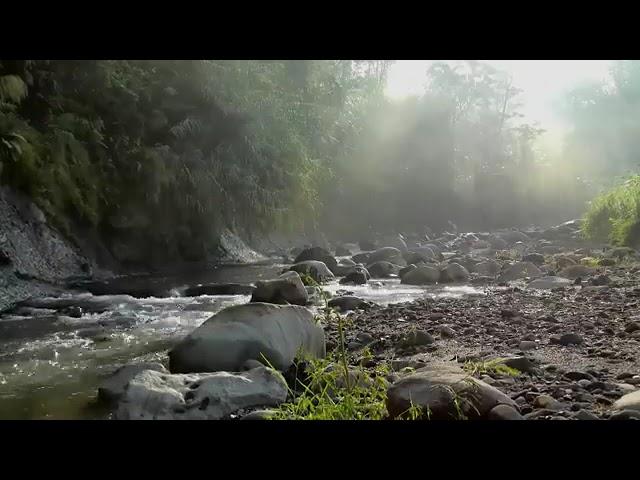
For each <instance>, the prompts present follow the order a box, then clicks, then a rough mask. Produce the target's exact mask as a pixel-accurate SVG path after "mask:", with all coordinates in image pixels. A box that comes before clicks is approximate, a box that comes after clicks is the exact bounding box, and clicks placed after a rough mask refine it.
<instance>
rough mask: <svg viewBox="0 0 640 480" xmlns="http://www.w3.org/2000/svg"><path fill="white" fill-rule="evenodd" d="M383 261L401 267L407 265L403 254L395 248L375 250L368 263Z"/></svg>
mask: <svg viewBox="0 0 640 480" xmlns="http://www.w3.org/2000/svg"><path fill="white" fill-rule="evenodd" d="M354 260H355V258H354ZM381 261H386V262H390V263H393V264H394V265H400V266H405V265H406V264H407V263H406V262H405V260H404V257H403V256H402V252H401V251H400V250H399V249H397V248H394V247H383V248H379V249H377V250H374V251H373V252H371V253H370V254H369V257H368V259H367V263H376V262H381Z"/></svg>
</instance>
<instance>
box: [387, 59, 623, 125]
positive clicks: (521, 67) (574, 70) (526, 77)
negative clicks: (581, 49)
mask: <svg viewBox="0 0 640 480" xmlns="http://www.w3.org/2000/svg"><path fill="white" fill-rule="evenodd" d="M482 61H483V62H486V63H489V64H491V65H493V66H495V67H496V68H499V69H501V70H506V71H507V72H509V73H510V74H511V75H512V77H513V84H514V86H516V87H518V88H520V89H522V90H524V92H523V94H522V95H523V96H522V100H523V102H524V107H523V110H522V113H524V114H525V115H526V116H527V118H529V119H530V120H533V121H537V122H539V123H540V126H541V127H543V128H547V129H550V130H552V129H562V123H561V121H560V119H559V118H558V116H557V115H555V114H554V108H553V105H554V102H555V101H556V100H557V98H558V97H559V96H561V94H562V93H563V92H564V91H566V90H567V89H568V88H571V87H572V86H573V85H576V84H580V83H581V82H584V81H593V80H600V79H603V78H605V77H606V76H607V73H608V69H609V67H610V65H611V60H482ZM432 62H433V60H398V61H397V62H396V63H395V64H393V65H392V66H391V69H390V71H389V78H388V82H387V95H389V96H390V97H393V98H402V97H406V96H409V95H415V94H419V93H421V92H422V91H423V90H424V83H425V76H426V73H425V72H426V69H427V68H428V66H429V65H430V64H431V63H432Z"/></svg>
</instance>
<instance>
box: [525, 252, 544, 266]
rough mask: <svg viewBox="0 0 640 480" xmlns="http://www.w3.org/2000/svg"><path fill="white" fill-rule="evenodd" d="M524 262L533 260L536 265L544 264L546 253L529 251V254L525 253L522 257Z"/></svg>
mask: <svg viewBox="0 0 640 480" xmlns="http://www.w3.org/2000/svg"><path fill="white" fill-rule="evenodd" d="M522 261H523V262H531V263H533V264H534V265H536V266H540V265H543V264H544V255H542V254H541V253H529V254H528V255H524V256H523V257H522Z"/></svg>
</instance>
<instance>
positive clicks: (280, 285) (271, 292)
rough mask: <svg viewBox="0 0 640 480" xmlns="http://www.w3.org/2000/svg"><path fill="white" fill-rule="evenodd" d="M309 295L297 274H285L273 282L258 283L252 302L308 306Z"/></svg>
mask: <svg viewBox="0 0 640 480" xmlns="http://www.w3.org/2000/svg"><path fill="white" fill-rule="evenodd" d="M308 301H309V295H308V293H307V290H306V289H305V288H304V284H303V283H302V280H301V279H300V275H298V273H297V272H285V273H283V274H282V275H280V276H279V277H278V278H276V279H273V280H263V281H258V282H256V288H255V289H254V291H253V294H252V296H251V302H261V303H275V304H287V303H290V304H294V305H306V304H307V302H308Z"/></svg>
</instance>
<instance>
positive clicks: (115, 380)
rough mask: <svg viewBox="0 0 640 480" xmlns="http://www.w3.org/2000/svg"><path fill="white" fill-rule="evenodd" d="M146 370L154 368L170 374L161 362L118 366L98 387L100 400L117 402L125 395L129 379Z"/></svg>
mask: <svg viewBox="0 0 640 480" xmlns="http://www.w3.org/2000/svg"><path fill="white" fill-rule="evenodd" d="M145 370H153V371H156V372H161V373H164V374H168V373H169V372H168V371H167V369H166V368H164V365H162V364H161V363H156V362H151V363H134V364H131V365H125V366H123V367H120V368H118V369H117V370H116V371H115V372H114V373H113V374H112V375H111V376H109V378H107V379H106V380H104V381H103V382H102V383H101V384H100V386H99V387H98V400H100V401H105V402H117V401H118V400H119V399H120V398H121V397H122V395H124V391H125V388H126V386H127V384H128V383H129V381H131V380H132V379H133V378H134V377H135V376H136V375H138V374H139V373H140V372H143V371H145Z"/></svg>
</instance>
